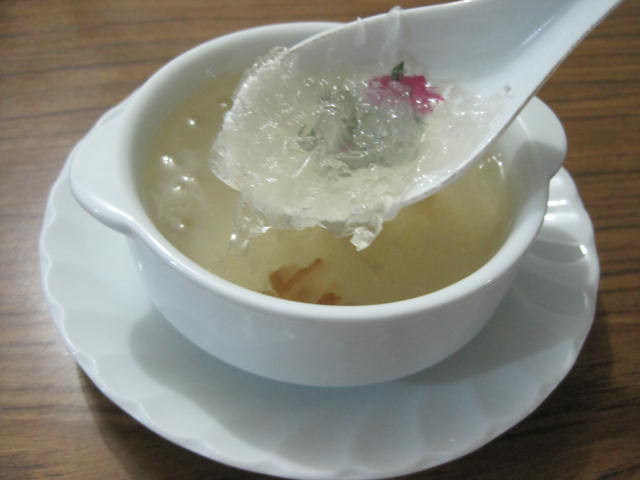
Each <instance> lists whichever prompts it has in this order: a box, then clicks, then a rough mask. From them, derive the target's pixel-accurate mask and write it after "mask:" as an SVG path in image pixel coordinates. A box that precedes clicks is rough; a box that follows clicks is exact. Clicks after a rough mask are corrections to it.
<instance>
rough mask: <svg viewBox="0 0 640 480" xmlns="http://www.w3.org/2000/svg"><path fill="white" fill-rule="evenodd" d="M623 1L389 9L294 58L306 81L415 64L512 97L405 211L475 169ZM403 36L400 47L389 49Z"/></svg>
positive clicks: (318, 39) (474, 1)
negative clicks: (340, 71)
mask: <svg viewBox="0 0 640 480" xmlns="http://www.w3.org/2000/svg"><path fill="white" fill-rule="evenodd" d="M620 1H621V0H535V1H531V0H466V1H459V2H454V3H447V4H440V5H435V6H429V7H420V8H413V9H408V10H392V11H391V12H390V13H387V14H383V15H377V16H374V17H369V18H366V19H363V20H362V19H360V20H357V21H355V22H352V23H349V24H346V25H344V26H340V27H338V28H335V29H331V30H329V31H327V32H323V33H321V34H319V35H316V36H314V37H311V38H309V39H307V40H305V41H303V42H302V43H299V44H297V45H296V46H294V47H292V48H291V49H290V52H291V53H292V54H296V55H298V56H299V60H298V61H299V65H300V67H301V68H302V70H303V71H304V72H305V74H306V73H308V74H309V75H314V74H318V75H322V72H323V71H326V69H327V68H332V67H334V66H340V65H349V66H352V65H363V66H371V65H378V66H379V67H380V68H381V71H382V72H385V71H387V72H390V71H391V69H392V68H393V66H394V65H396V64H397V62H399V61H402V60H405V59H411V61H412V62H413V63H414V64H417V65H419V66H420V67H421V69H422V70H423V71H424V73H426V76H427V78H440V79H450V80H451V81H453V82H455V83H456V84H457V85H458V86H460V87H462V88H464V89H465V90H467V91H469V92H471V93H473V94H477V95H480V96H483V97H490V96H492V95H494V94H498V93H499V92H507V93H506V95H505V94H503V97H504V103H503V104H502V106H501V108H500V109H499V111H497V112H496V113H495V114H494V116H493V118H491V119H490V120H489V121H488V122H487V128H486V130H484V136H483V138H481V140H480V141H478V142H477V144H476V143H475V142H474V147H473V148H470V149H468V150H467V151H465V155H462V156H460V157H459V158H451V159H448V162H449V163H448V168H447V172H446V174H445V175H439V176H438V177H437V178H436V180H435V181H432V180H431V181H429V182H424V183H420V184H417V185H416V187H415V188H413V189H411V190H410V191H409V192H408V194H407V195H406V196H405V198H404V201H403V202H402V204H403V205H407V204H410V203H413V202H416V201H418V200H420V199H422V198H424V197H426V196H428V195H430V194H432V193H435V192H436V191H437V190H439V189H440V188H442V187H443V186H444V185H446V184H448V183H449V182H451V181H452V180H453V179H454V178H456V177H457V176H459V175H460V173H462V172H463V171H464V170H465V168H466V167H468V166H469V165H471V164H472V163H473V162H474V160H476V159H477V158H478V157H479V156H480V155H481V154H482V153H483V151H484V150H485V149H486V148H487V147H488V146H489V144H491V143H492V142H493V141H494V140H495V139H496V137H497V136H498V135H499V134H500V133H501V132H502V131H503V130H504V129H505V128H506V126H507V125H508V124H509V123H510V122H511V121H512V120H513V119H514V117H515V116H516V115H517V114H518V112H519V111H520V110H521V109H522V108H523V107H524V105H525V104H526V103H527V101H528V100H529V99H530V98H531V97H532V96H533V95H534V94H535V92H536V91H537V90H538V89H539V88H540V87H541V86H542V85H543V84H544V82H545V81H546V80H547V79H548V78H549V76H550V75H551V73H552V72H553V71H554V70H555V68H556V67H557V66H558V65H559V64H560V63H561V62H562V60H563V59H564V58H565V57H566V56H567V55H568V54H569V53H570V52H571V51H572V50H573V49H574V48H575V47H576V45H577V44H578V43H579V42H580V41H581V40H582V39H583V38H584V37H585V36H586V35H587V33H589V31H590V30H591V29H593V28H594V27H595V26H596V25H597V24H598V23H599V22H600V21H601V20H602V19H603V18H604V17H605V16H606V15H607V14H608V13H609V12H610V11H611V10H612V9H613V8H614V7H615V6H616V5H617V4H618V3H620ZM398 35H399V39H400V41H399V42H394V41H391V42H390V39H392V38H396V36H398ZM394 45H395V46H394ZM259 74H260V72H259V71H258V72H257V73H256V74H255V75H259ZM259 84H260V83H259V82H247V83H245V86H244V87H241V89H240V90H239V92H238V95H239V96H244V95H247V98H249V97H251V94H250V92H243V91H242V89H244V88H253V87H254V86H255V85H259Z"/></svg>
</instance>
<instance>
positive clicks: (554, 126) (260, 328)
mask: <svg viewBox="0 0 640 480" xmlns="http://www.w3.org/2000/svg"><path fill="white" fill-rule="evenodd" d="M329 26H330V24H319V23H297V24H284V25H274V26H268V27H261V28H256V29H252V30H247V31H242V32H238V33H234V34H231V35H227V36H225V37H221V38H219V39H216V40H212V41H211V42H208V43H206V44H204V45H201V46H199V47H197V48H195V49H193V50H191V51H189V52H187V53H185V54H183V55H182V56H180V57H178V58H177V59H176V60H174V61H172V62H171V63H169V64H168V65H166V66H165V67H164V68H163V69H161V70H160V71H159V72H158V73H156V74H155V75H154V76H153V77H151V78H150V79H149V80H148V81H147V83H145V84H144V85H143V86H142V87H141V88H140V89H139V90H138V91H137V92H135V93H134V94H133V95H132V97H131V98H130V99H129V100H128V101H127V102H126V104H125V105H124V106H123V107H122V108H120V109H118V110H115V111H114V112H112V113H110V114H108V116H107V117H106V118H105V119H103V121H101V122H99V124H98V125H97V126H96V127H95V128H94V130H93V131H92V132H90V133H89V134H88V136H87V137H86V138H85V139H84V140H83V141H82V142H80V144H79V145H78V146H77V147H76V149H75V150H74V151H73V152H72V155H71V158H70V160H71V170H70V181H71V187H72V190H73V193H74V195H75V196H76V198H77V199H78V201H79V203H80V204H81V205H82V206H83V207H84V208H85V209H87V210H88V211H89V212H90V213H92V214H93V215H94V216H95V217H96V218H97V219H98V220H100V221H101V222H103V223H104V224H106V225H108V226H110V227H112V228H114V229H116V230H118V231H120V232H122V233H124V234H125V235H127V236H128V237H129V239H130V240H131V242H130V243H131V246H132V248H133V252H134V255H135V257H136V260H137V263H138V266H139V270H140V272H141V275H142V278H143V281H144V284H145V288H146V291H147V293H148V295H149V297H150V299H151V301H152V302H153V304H154V305H155V306H156V308H157V309H158V310H159V311H160V312H161V313H162V314H163V315H164V316H165V317H166V318H167V320H168V321H169V322H170V323H171V324H172V325H173V326H174V327H175V328H176V329H177V330H178V331H180V332H181V333H182V334H183V335H185V336H186V337H187V338H188V339H190V340H191V341H192V342H194V343H195V344H196V345H198V346H200V347H201V348H202V349H204V350H205V351H207V352H209V353H211V354H213V355H215V356H216V357H218V358H220V359H221V360H224V361H225V362H228V363H230V364H232V365H235V366H237V367H240V368H242V369H245V370H247V371H249V372H252V373H256V374H259V375H262V376H265V377H269V378H272V379H277V380H282V381H287V382H293V383H299V384H306V385H320V386H347V385H363V384H368V383H374V382H382V381H386V380H390V379H394V378H398V377H402V376H406V375H409V374H411V373H414V372H417V371H419V370H421V369H423V368H425V367H428V366H430V365H433V364H434V363H437V362H439V361H440V360H442V359H443V358H445V357H447V356H449V355H451V354H452V353H453V352H455V351H456V350H458V349H459V348H460V347H461V346H463V345H464V344H465V343H467V342H468V341H469V340H470V339H471V338H473V337H474V336H475V335H476V334H477V333H478V331H479V330H480V329H481V328H482V327H483V326H484V325H485V323H486V322H487V320H488V319H489V318H490V317H491V315H492V314H493V312H494V311H495V309H496V307H497V306H498V304H499V302H500V301H501V300H502V298H503V297H504V295H505V293H506V291H507V290H508V288H509V286H510V284H511V282H512V279H513V276H514V274H515V273H516V268H517V266H518V262H519V260H520V258H521V257H522V255H523V254H524V252H525V251H526V249H527V248H528V246H529V245H530V243H531V242H532V241H533V239H534V237H535V235H536V233H537V232H538V230H539V228H540V225H541V224H542V220H543V217H544V214H545V210H546V202H547V197H548V184H549V179H550V178H551V176H552V175H553V174H554V173H555V172H556V171H557V169H558V168H559V166H560V164H561V162H562V159H563V157H564V153H565V148H566V143H565V137H564V133H563V130H562V127H561V126H560V124H559V122H558V120H557V118H556V117H555V116H554V115H553V113H552V112H551V111H550V110H549V109H548V108H547V107H546V106H545V105H544V104H543V103H542V102H540V101H538V100H536V101H533V102H531V103H530V104H529V105H528V106H527V107H526V108H525V109H524V111H523V112H522V113H521V115H520V116H519V118H518V119H517V120H516V121H515V122H514V123H513V125H512V126H511V127H510V128H509V129H508V131H507V132H506V133H505V135H504V136H503V137H502V139H501V140H500V142H501V148H502V150H503V153H504V158H505V159H507V162H509V161H510V159H511V160H513V161H511V162H510V166H509V167H508V169H509V171H510V172H511V174H513V177H514V185H515V189H516V195H515V201H516V202H517V203H518V205H519V206H518V208H517V215H516V217H515V219H514V225H513V228H512V233H511V234H510V235H509V237H508V238H507V240H506V241H505V243H504V245H503V247H502V248H501V249H500V251H499V252H498V253H497V254H496V255H495V256H494V257H493V258H492V259H491V260H490V261H489V262H488V263H487V264H486V265H484V266H483V267H482V268H480V269H479V270H477V271H476V272H474V273H473V274H471V275H470V276H468V277H466V278H464V279H463V280H461V281H459V282H457V283H455V284H453V285H451V286H449V287H447V288H444V289H442V290H439V291H437V292H434V293H432V294H429V295H425V296H422V297H418V298H414V299H410V300H405V301H401V302H395V303H388V304H381V305H370V306H358V307H345V306H323V305H309V304H303V303H296V302H291V301H287V300H281V299H278V298H273V297H270V296H266V295H262V294H259V293H256V292H251V291H248V290H246V289H244V288H241V287H239V286H237V285H234V284H231V283H229V282H227V281H225V280H223V279H221V278H218V277H217V276H215V275H213V274H211V273H209V272H207V271H206V270H204V269H203V268H201V267H200V266H198V265H196V264H195V263H194V262H192V261H191V260H189V259H188V258H186V257H185V256H184V255H183V254H181V253H180V252H179V251H177V250H176V249H175V248H174V247H173V246H172V245H171V244H170V243H169V242H168V241H167V240H166V239H165V238H163V237H162V235H161V234H160V233H159V232H158V230H157V229H156V228H155V226H154V225H153V224H152V222H151V220H150V219H149V218H148V216H147V215H146V213H145V211H144V208H143V206H142V204H141V201H140V199H139V196H138V194H137V185H138V177H139V168H140V161H141V160H142V159H143V158H144V157H145V153H146V148H147V147H148V139H149V138H150V136H151V135H153V132H154V128H155V127H156V125H157V122H158V121H159V119H160V118H161V117H162V116H163V115H164V114H165V113H166V112H168V111H169V110H171V108H172V106H173V105H175V104H176V103H177V102H180V101H181V100H182V99H184V98H185V97H186V96H187V95H188V94H189V92H191V91H193V89H194V88H197V87H198V86H199V85H201V84H202V83H203V82H205V81H206V80H207V78H209V77H210V76H211V75H212V74H215V73H217V72H225V71H238V70H239V69H241V68H242V67H244V66H246V65H248V64H250V63H251V62H252V61H253V60H254V58H255V57H256V56H258V55H260V54H262V53H265V52H266V51H267V50H269V49H270V48H271V47H272V46H276V45H291V44H294V43H295V42H297V41H300V40H301V39H302V38H304V37H305V36H309V35H312V34H314V33H317V32H319V31H321V30H322V29H326V28H328V27H329Z"/></svg>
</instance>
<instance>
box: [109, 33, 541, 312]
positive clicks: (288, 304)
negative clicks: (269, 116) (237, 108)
mask: <svg viewBox="0 0 640 480" xmlns="http://www.w3.org/2000/svg"><path fill="white" fill-rule="evenodd" d="M336 25H340V24H339V23H335V22H291V23H278V24H271V25H264V26H259V27H253V28H249V29H245V30H240V31H236V32H233V33H229V34H226V35H223V36H220V37H217V38H214V39H211V40H209V41H207V42H204V43H202V44H200V45H198V46H195V47H193V48H191V49H189V50H187V51H186V52H184V53H182V54H180V55H178V56H177V57H175V58H174V59H173V60H171V61H170V62H168V63H167V64H165V65H164V66H163V67H161V68H160V69H159V70H158V71H156V72H155V73H154V74H153V75H152V76H151V77H150V78H149V79H148V80H147V81H146V82H145V83H144V85H143V86H142V87H141V88H140V89H138V91H136V92H135V94H134V95H132V97H131V98H130V99H129V101H128V105H126V107H125V109H124V112H123V115H122V118H120V119H119V120H120V121H123V119H125V120H127V121H129V122H132V127H131V128H127V129H124V132H123V133H124V137H125V138H124V141H123V146H124V148H125V152H123V153H124V154H123V155H121V156H120V157H121V158H123V159H125V158H127V157H128V158H130V161H129V162H128V165H127V167H128V168H126V172H127V173H126V174H127V175H131V176H132V177H135V174H134V161H133V155H127V153H126V152H128V151H131V150H132V149H133V148H134V144H135V142H137V136H136V131H137V129H138V128H140V122H141V119H142V118H144V111H145V108H147V107H148V105H149V102H152V101H153V99H154V98H157V95H158V94H159V93H158V92H160V91H162V90H163V88H165V87H166V85H165V84H166V83H167V80H168V79H167V77H169V76H172V75H174V74H175V72H177V71H179V70H180V69H182V68H185V67H187V66H189V64H191V63H192V62H194V61H197V59H200V58H202V57H204V56H207V55H211V54H212V52H214V51H215V50H219V49H222V48H224V45H225V44H229V43H234V42H255V41H257V39H258V38H259V37H260V36H262V35H268V34H271V33H278V32H283V33H284V34H288V35H291V36H293V35H295V34H296V32H300V33H305V32H307V31H311V30H312V31H311V32H310V33H309V35H312V34H313V33H317V32H320V31H322V30H323V29H326V28H330V27H332V26H336ZM533 101H537V102H540V103H542V102H541V101H540V100H538V99H534V100H533ZM514 123H520V124H521V125H520V128H523V129H524V124H523V120H522V118H520V117H518V118H517V119H516V120H515V122H514ZM525 130H530V129H529V128H527V129H525ZM525 135H526V136H527V137H528V138H529V139H531V138H532V137H531V135H529V133H528V132H525ZM532 154H535V152H532ZM123 161H125V160H123ZM547 180H548V179H547ZM541 183H542V185H540V187H539V188H536V189H534V193H533V194H532V195H531V197H530V198H529V199H528V200H527V201H526V202H525V201H523V206H522V208H521V209H520V211H519V212H516V213H515V214H514V219H513V221H512V226H511V229H510V231H509V233H508V235H507V238H506V239H505V240H504V242H503V243H502V245H501V247H500V248H499V249H498V250H497V251H496V252H495V253H494V255H493V256H492V257H491V258H490V259H489V260H488V261H487V262H485V263H484V264H483V265H482V266H480V267H479V268H478V269H476V270H475V271H473V272H472V273H471V274H469V275H468V276H466V277H464V278H462V279H460V280H458V281H457V282H455V283H452V284H450V285H447V286H446V287H443V288H441V289H439V290H436V291H434V292H431V293H427V294H424V295H420V296H418V297H413V298H409V299H405V300H398V301H395V302H388V303H380V304H370V305H356V306H351V305H317V304H309V303H302V302H297V301H292V300H286V299H282V298H279V297H273V296H270V295H266V294H262V293H259V292H255V291H252V290H249V289H247V288H245V287H242V286H240V285H237V284H234V283H232V282H230V281H228V280H225V279H224V278H222V277H219V276H218V275H216V274H214V273H212V272H210V271H209V270H207V269H205V268H204V267H202V266H201V265H199V264H198V263H196V262H195V261H193V260H191V259H190V258H189V257H187V256H186V255H185V254H183V253H182V252H181V251H180V250H178V249H177V248H176V247H175V246H173V244H172V243H171V242H170V241H169V240H168V239H167V238H166V237H165V236H164V235H163V234H162V233H161V232H160V231H159V230H158V229H157V227H156V226H155V224H154V223H153V221H152V220H151V218H150V217H149V215H148V213H147V211H146V208H145V207H144V205H143V202H142V200H141V198H140V193H139V191H138V185H137V182H136V181H131V182H128V184H129V185H131V186H132V187H133V188H134V190H135V192H134V197H135V201H136V202H137V203H138V205H137V207H139V208H137V209H136V210H139V213H140V214H141V215H140V216H136V218H133V220H132V224H131V233H132V237H133V238H138V239H141V240H142V241H143V242H144V243H145V244H146V245H147V246H148V247H150V248H151V250H152V251H153V252H154V253H155V254H156V255H158V256H159V257H160V258H161V259H162V260H163V261H164V262H165V263H166V264H168V265H169V266H170V267H171V268H172V269H173V270H174V271H175V272H176V273H178V274H180V275H181V276H182V277H183V278H184V279H186V280H187V281H191V282H193V283H194V284H195V285H197V286H198V287H199V288H201V289H204V290H206V291H208V292H210V293H211V294H212V295H218V296H219V297H221V298H222V299H224V300H226V301H230V302H232V303H235V304H238V305H242V306H244V307H248V308H250V309H252V310H255V311H260V312H263V313H268V314H271V315H278V316H283V317H287V318H292V317H295V318H304V319H312V320H315V321H323V322H330V323H334V322H342V321H349V322H377V321H383V320H387V319H390V318H393V319H397V318H402V317H407V316H414V315H416V314H420V313H426V312H427V311H435V310H438V309H441V308H443V307H446V306H448V305H450V304H452V303H455V302H459V301H461V300H464V299H465V298H468V297H469V296H471V295H474V294H477V293H478V292H480V291H482V290H484V289H486V288H489V287H490V286H491V285H492V284H494V283H496V282H497V281H498V280H500V279H501V278H502V276H503V275H506V274H507V273H508V272H509V271H510V269H511V268H512V267H513V266H514V265H515V264H516V263H517V262H518V261H519V260H520V258H521V257H522V255H523V254H524V253H525V251H526V250H527V248H528V247H529V245H530V243H531V242H532V241H533V240H534V238H535V236H536V234H537V232H538V231H539V229H540V227H541V226H542V221H543V219H544V214H545V211H546V199H547V197H548V182H547V183H546V184H545V182H544V181H542V182H541ZM534 203H542V206H541V207H540V208H538V209H537V210H536V209H535V208H534V207H535V205H533V204H534ZM532 205H533V206H532ZM525 210H526V211H527V213H528V214H527V215H524V213H523V212H524V211H525Z"/></svg>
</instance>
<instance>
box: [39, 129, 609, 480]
mask: <svg viewBox="0 0 640 480" xmlns="http://www.w3.org/2000/svg"><path fill="white" fill-rule="evenodd" d="M549 128H553V124H552V125H549ZM67 167H68V165H67ZM127 243H128V242H127V239H126V237H125V236H124V235H120V234H118V233H117V232H115V231H113V230H111V229H108V228H106V227H104V226H103V225H101V224H100V223H99V222H97V221H96V220H94V219H93V218H92V217H90V216H89V215H88V214H86V212H85V211H84V210H83V209H82V208H81V207H80V206H79V205H78V204H77V202H75V201H74V198H73V196H72V195H71V191H70V188H69V177H68V168H65V169H64V170H63V171H62V173H61V175H60V177H59V179H58V181H57V182H56V183H55V185H54V187H53V189H52V191H51V195H50V197H49V202H48V204H47V211H46V216H45V220H44V226H43V230H42V236H41V239H40V255H41V257H40V258H41V266H42V277H43V287H44V292H45V295H46V298H47V301H48V304H49V307H50V309H51V314H52V317H53V320H54V322H55V324H56V326H57V328H58V330H59V332H60V334H61V337H62V338H63V340H64V341H65V343H66V345H67V347H68V348H69V350H70V352H71V353H72V354H73V357H74V359H75V360H76V361H77V362H78V364H79V365H80V366H81V367H82V369H83V370H84V372H86V374H87V375H88V376H89V377H90V378H91V380H92V381H93V382H94V383H95V385H96V386H97V387H98V388H99V389H100V390H101V391H102V392H103V393H104V394H105V395H107V396H108V397H109V398H110V399H111V400H112V401H113V402H115V404H116V405H118V406H119V407H120V408H122V409H123V410H124V411H125V412H127V413H128V414H129V415H131V416H132V417H133V418H135V419H136V420H137V421H139V422H140V423H141V424H143V425H144V426H146V427H147V428H149V429H150V430H152V431H154V432H156V433H157V434H159V435H162V436H163V437H164V438H166V439H168V440H169V441H171V442H173V443H175V444H176V445H180V446H182V447H184V448H187V449H190V450H192V451H194V452H197V453H199V454H200V455H203V456H205V457H207V458H210V459H213V460H216V461H218V462H223V463H226V464H229V465H233V466H235V467H238V468H243V469H247V470H253V471H257V472H262V473H265V474H269V475H278V476H282V477H288V478H294V479H296V480H301V479H318V480H329V479H333V480H350V479H375V478H387V477H393V478H396V477H397V476H398V475H405V474H410V473H413V472H416V471H419V470H424V469H426V468H429V467H433V466H435V465H439V464H442V463H444V462H447V461H451V460H454V459H456V458H459V457H461V456H462V455H465V454H467V453H469V452H470V451H473V450H475V449H477V448H479V447H481V446H482V445H484V444H486V443H487V442H489V441H490V440H492V439H493V438H495V437H496V436H498V435H500V434H501V433H502V432H504V431H505V430H507V429H509V428H511V427H512V426H514V425H515V424H516V423H518V422H519V421H520V420H522V419H523V418H524V417H525V416H527V415H528V414H529V413H531V411H533V410H534V409H535V408H536V407H537V406H538V405H540V403H541V402H542V401H543V400H544V399H545V398H546V397H547V395H549V393H550V392H551V391H552V390H553V389H554V388H556V386H557V385H558V383H559V382H560V381H561V380H562V379H563V378H564V377H565V375H566V374H567V372H568V371H569V370H570V369H571V367H572V365H573V363H574V361H575V360H576V357H577V356H578V353H579V351H580V348H581V346H582V344H583V342H584V340H585V337H586V335H587V333H588V331H589V328H590V326H591V323H592V320H593V314H594V311H595V298H596V292H597V286H598V257H597V253H596V250H595V245H594V241H593V229H592V226H591V222H590V221H589V217H588V215H587V212H586V211H585V210H584V207H583V206H582V202H581V201H580V198H579V197H578V193H577V191H576V188H575V185H574V184H573V182H572V180H571V177H570V176H569V174H568V173H567V172H566V171H564V170H561V171H560V172H559V173H558V174H557V175H556V176H554V178H553V179H552V181H551V191H550V197H549V209H548V212H547V214H546V216H545V221H544V223H543V226H542V229H541V230H540V233H539V234H538V236H537V237H536V240H535V241H534V243H533V244H532V245H531V247H530V248H529V250H528V251H527V253H526V254H525V256H524V257H523V259H522V263H521V267H520V270H519V272H518V274H517V276H516V279H515V281H514V283H513V284H512V286H511V289H510V290H509V293H508V294H507V296H506V297H505V299H504V300H503V301H502V303H501V304H500V306H499V307H498V310H497V311H496V313H495V314H494V316H493V317H492V318H491V320H490V321H489V323H488V324H487V326H486V327H485V328H484V329H483V330H482V331H481V332H480V333H479V334H478V335H477V336H476V337H475V338H474V339H473V340H472V341H471V342H469V343H468V344H467V345H466V346H465V347H463V348H462V349H461V350H459V351H458V352H456V353H455V354H454V355H452V356H451V357H449V358H447V359H446V360H444V361H442V362H440V363H439V364H438V365H435V366H433V367H432V368H429V369H427V370H425V371H423V372H420V373H417V374H415V375H412V376H409V377H406V378H402V379H399V380H396V381H393V382H385V383H381V384H376V385H369V386H364V387H353V388H340V389H334V388H319V387H305V386H299V385H292V384H286V383H282V382H274V381H270V380H267V379H264V378H261V377H257V376H254V375H251V374H247V373H245V372H243V371H242V370H239V369H237V368H233V367H231V366H229V365H227V364H225V363H224V362H221V361H219V360H217V359H216V358H215V357H213V356H211V355H208V354H206V353H205V352H203V351H202V350H200V349H199V348H197V347H195V346H194V345H193V344H192V343H191V342H189V341H188V340H186V339H184V337H182V336H181V335H180V334H179V333H178V332H176V331H175V329H174V328H172V327H171V325H169V324H168V323H167V322H166V320H165V319H164V318H163V316H162V315H160V314H159V313H158V311H157V310H156V309H154V308H153V306H152V305H151V303H150V302H149V299H148V297H147V293H146V290H145V287H144V286H143V285H142V283H141V281H140V278H139V277H138V275H137V272H136V264H135V262H134V261H133V259H132V258H131V252H130V250H129V248H128V245H127ZM583 360H585V361H586V363H587V364H588V362H589V359H588V358H585V359H583ZM505 441H509V439H505ZM549 455H550V457H549V456H547V457H545V460H546V461H549V459H550V458H551V459H552V458H553V452H550V454H549ZM230 476H234V475H230ZM235 476H236V477H240V475H235ZM549 476H550V478H553V468H551V469H550V471H549Z"/></svg>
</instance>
